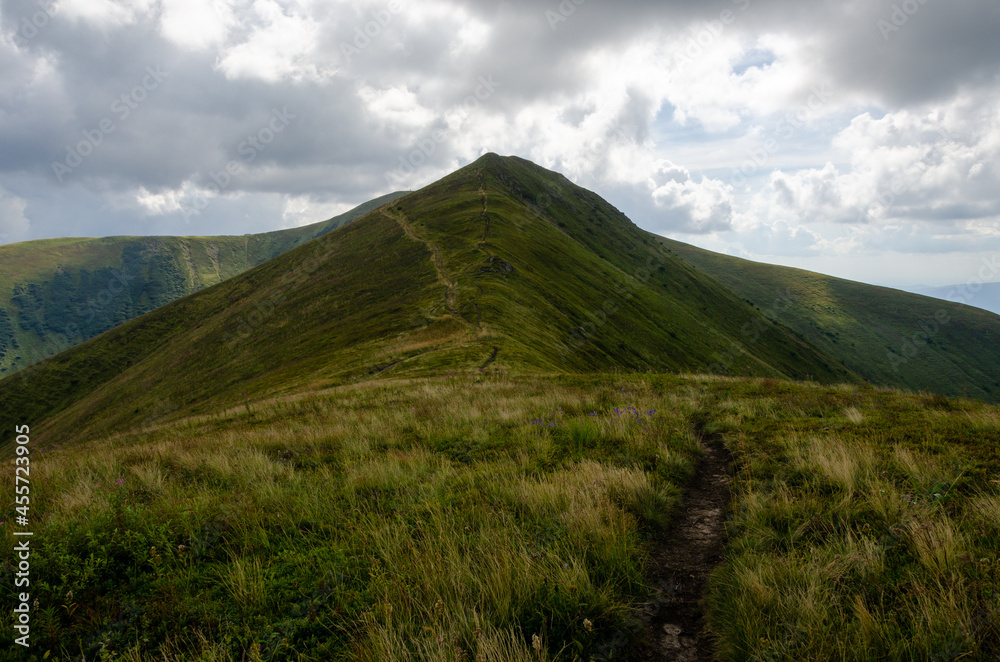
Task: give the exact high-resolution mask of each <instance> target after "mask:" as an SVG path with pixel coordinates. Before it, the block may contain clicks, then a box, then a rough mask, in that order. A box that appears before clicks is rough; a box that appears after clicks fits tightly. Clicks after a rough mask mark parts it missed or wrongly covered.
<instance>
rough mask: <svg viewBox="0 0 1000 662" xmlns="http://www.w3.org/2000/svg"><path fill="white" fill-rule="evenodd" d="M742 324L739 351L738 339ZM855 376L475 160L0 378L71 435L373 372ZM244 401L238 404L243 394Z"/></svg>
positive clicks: (651, 252)
mask: <svg viewBox="0 0 1000 662" xmlns="http://www.w3.org/2000/svg"><path fill="white" fill-rule="evenodd" d="M746 325H752V326H754V328H758V329H760V330H761V331H760V333H759V338H758V339H757V342H755V343H753V344H748V343H745V342H743V343H742V344H741V346H739V348H738V349H734V348H736V347H737V343H740V342H741V335H740V334H741V329H742V328H744V327H745V326H746ZM498 358H502V359H503V361H504V363H505V365H507V366H509V367H512V368H517V369H522V370H523V369H531V370H542V371H550V372H554V371H582V372H588V371H600V370H605V369H608V368H611V367H615V366H622V367H626V368H634V369H643V370H646V369H655V370H661V371H662V370H673V371H678V370H704V369H706V368H707V367H708V366H710V365H712V364H713V363H716V362H718V361H725V362H726V365H727V366H728V367H729V370H730V371H731V372H732V373H734V374H744V375H757V376H771V377H789V378H799V379H805V378H806V377H807V376H812V377H814V378H816V379H819V380H822V381H833V380H850V379H854V378H856V375H854V374H853V373H851V372H850V371H848V370H846V369H845V368H844V367H843V366H842V365H841V364H839V363H838V362H837V361H836V360H834V359H832V358H831V357H830V356H829V355H826V354H824V353H822V352H820V351H818V350H817V349H816V348H815V347H813V346H812V345H810V344H809V343H808V342H806V341H804V340H803V339H801V338H800V337H798V336H797V335H795V334H794V333H792V332H791V331H789V330H788V329H787V328H785V327H782V326H780V325H774V324H771V323H770V322H769V321H768V320H767V319H766V318H765V317H764V316H763V315H761V314H760V313H759V312H758V311H756V310H755V309H754V308H753V307H752V306H750V305H749V304H747V303H746V302H745V301H743V300H742V299H740V298H739V297H737V296H735V295H733V294H732V293H730V292H729V291H728V290H727V289H725V288H724V287H723V286H722V285H720V284H719V283H718V281H716V280H715V279H713V278H711V277H708V276H706V275H704V274H703V273H702V272H701V271H699V270H698V269H696V268H694V267H692V266H690V265H688V264H687V263H686V262H684V261H682V260H680V259H679V258H677V257H675V256H672V255H671V254H669V252H668V251H666V250H665V249H664V248H663V247H662V246H660V245H659V244H658V243H657V242H656V241H655V240H652V239H650V235H648V233H645V232H644V231H642V230H640V229H639V228H637V227H636V226H635V225H634V224H632V223H631V222H630V221H629V220H628V219H627V218H626V217H625V216H624V215H622V214H621V213H620V212H619V211H618V210H616V209H614V208H613V207H612V206H610V205H609V204H608V203H606V202H605V201H603V200H602V199H601V198H600V197H598V196H597V195H595V194H593V193H590V192H588V191H586V190H584V189H582V188H579V187H577V186H575V185H573V184H572V183H570V182H569V181H568V180H567V179H565V178H564V177H562V176H560V175H557V174H555V173H552V172H550V171H547V170H544V169H542V168H539V167H537V166H535V165H533V164H531V163H529V162H527V161H523V160H520V159H516V158H501V157H499V156H496V155H492V154H491V155H487V156H484V157H483V158H481V159H480V160H478V161H477V162H475V163H473V164H471V165H469V166H467V167H465V168H463V169H461V170H459V171H457V172H456V173H454V174H452V175H451V176H449V177H446V178H444V179H443V180H441V181H439V182H437V183H435V184H433V185H431V186H428V187H427V188H425V189H422V190H420V191H417V192H414V193H411V194H409V195H406V196H404V197H402V198H400V199H398V200H396V201H395V202H393V203H391V204H388V205H384V206H382V207H381V208H379V209H378V210H376V211H373V212H371V213H369V214H367V215H366V216H364V217H362V218H360V219H358V220H356V221H354V222H352V223H350V224H349V225H346V226H343V227H341V228H338V229H337V230H334V231H332V232H329V233H327V234H324V235H323V236H321V237H319V238H317V239H315V240H313V241H311V242H308V243H306V244H304V245H301V246H299V247H297V248H295V249H292V250H290V251H288V252H286V253H284V254H282V255H281V256H279V257H277V258H275V259H273V260H270V261H268V262H266V263H264V264H262V265H259V266H258V267H256V268H253V269H251V270H249V271H247V272H245V273H243V274H240V275H238V276H236V277H234V278H231V279H229V280H227V281H224V282H223V283H220V284H219V285H216V286H214V287H211V288H208V289H205V290H202V291H200V292H197V293H195V294H192V295H189V296H187V297H185V298H183V299H181V300H179V301H175V302H173V303H171V304H168V305H166V306H163V307H160V308H158V309H156V310H155V311H153V312H151V313H148V314H146V315H144V316H142V317H140V318H137V319H134V320H132V321H130V322H126V323H125V324H123V325H121V326H119V327H116V328H114V329H112V330H110V331H108V332H106V333H104V334H102V335H100V336H98V337H96V338H94V339H92V340H90V341H88V342H85V343H83V344H81V345H79V346H77V347H75V348H73V349H71V350H69V351H67V352H64V353H61V354H59V355H57V356H55V357H53V358H52V359H50V360H48V361H46V362H44V363H42V364H38V365H37V366H35V367H32V368H31V369H28V370H23V371H21V372H20V373H18V374H16V375H14V376H12V377H9V378H7V379H5V380H3V381H0V418H2V421H0V422H2V424H3V425H13V424H14V422H15V421H24V420H29V421H32V422H33V423H34V424H35V425H36V426H37V430H38V432H39V434H40V435H41V436H58V437H60V438H62V439H70V438H84V437H88V436H90V435H92V434H95V433H98V432H105V431H109V430H113V429H119V428H121V427H123V426H128V425H133V424H136V423H138V422H141V421H144V420H149V419H156V418H162V417H164V416H180V415H183V414H191V413H197V412H206V411H210V410H212V409H213V408H214V406H215V405H214V403H215V402H221V401H225V402H229V403H232V402H234V401H236V400H242V399H244V398H258V397H263V396H265V395H277V394H285V393H293V392H297V391H300V390H302V389H304V388H315V387H319V386H327V385H334V384H340V383H345V382H350V381H357V380H359V379H366V378H369V377H370V376H372V375H374V374H377V373H383V372H388V373H389V374H398V373H409V374H423V373H426V372H427V371H429V370H441V369H466V368H470V367H471V368H479V367H483V366H486V365H488V364H489V363H490V362H491V361H495V360H497V359H498ZM244 394H249V395H244Z"/></svg>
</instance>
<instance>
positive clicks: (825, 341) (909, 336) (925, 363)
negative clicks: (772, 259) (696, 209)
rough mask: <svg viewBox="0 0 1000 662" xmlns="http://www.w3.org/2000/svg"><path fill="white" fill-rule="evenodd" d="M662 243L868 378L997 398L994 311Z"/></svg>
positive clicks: (999, 377) (998, 337) (999, 336)
mask: <svg viewBox="0 0 1000 662" xmlns="http://www.w3.org/2000/svg"><path fill="white" fill-rule="evenodd" d="M662 242H663V244H664V245H665V246H667V247H668V248H669V249H670V250H672V251H673V252H674V253H675V254H676V255H678V256H680V257H681V258H683V259H684V260H686V261H688V262H690V263H691V264H693V265H695V266H696V267H699V268H700V269H703V270H704V271H705V272H707V273H709V274H711V275H712V276H714V277H715V278H717V279H718V280H719V281H721V282H722V283H723V284H725V285H726V287H728V288H730V289H731V290H732V291H733V292H735V293H736V294H738V295H739V296H741V297H745V298H746V299H748V300H749V301H752V302H753V303H754V305H756V306H759V307H760V309H762V310H764V311H765V312H768V311H773V314H774V315H775V317H776V318H777V319H778V321H780V322H781V323H782V324H785V325H787V326H789V327H791V328H792V329H794V330H795V331H797V332H798V333H800V334H801V335H802V336H804V337H805V338H807V339H808V340H809V341H810V342H812V343H813V344H815V345H816V346H817V347H819V348H821V349H823V350H824V351H826V352H827V353H829V354H831V355H832V356H835V357H836V358H837V359H839V360H840V361H842V362H843V363H844V364H845V365H846V366H848V367H849V368H851V369H852V370H854V371H855V372H857V373H859V374H861V375H863V376H864V377H865V378H866V379H870V380H872V381H873V382H875V383H878V384H889V385H894V386H904V387H907V388H910V389H929V390H932V391H935V392H939V393H943V394H945V395H967V396H971V397H976V398H982V399H985V400H988V401H993V402H996V401H998V400H1000V317H998V316H997V315H994V314H993V313H990V312H987V311H985V310H980V309H978V308H973V307H970V306H963V305H961V304H957V303H952V302H947V301H941V300H938V299H932V298H930V297H924V296H920V295H916V294H910V293H907V292H901V291H899V290H893V289H889V288H885V287H876V286H873V285H865V284H862V283H856V282H852V281H848V280H842V279H840V278H833V277H831V276H824V275H821V274H817V273H813V272H809V271H804V270H801V269H792V268H788V267H779V266H774V265H770V264H762V263H758V262H751V261H749V260H743V259H740V258H736V257H731V256H728V255H720V254H718V253H713V252H711V251H706V250H703V249H700V248H696V247H694V246H690V245H688V244H684V243H681V242H678V241H673V240H670V239H662ZM776 302H777V304H776ZM769 314H771V313H770V312H769Z"/></svg>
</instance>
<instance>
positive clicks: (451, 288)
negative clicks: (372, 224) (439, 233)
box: [382, 209, 464, 321]
mask: <svg viewBox="0 0 1000 662" xmlns="http://www.w3.org/2000/svg"><path fill="white" fill-rule="evenodd" d="M382 213H383V214H384V215H385V216H387V217H389V218H390V219H392V220H394V221H395V222H396V223H398V224H399V226H400V227H401V228H403V232H405V233H406V236H407V237H409V238H410V239H412V240H413V241H418V242H420V243H422V244H424V245H425V246H427V249H428V250H429V251H430V252H431V261H432V262H433V263H434V270H435V271H437V275H438V280H440V281H441V283H442V284H444V286H445V295H444V296H445V303H446V304H447V306H448V311H449V312H450V313H451V314H452V316H453V317H455V318H456V319H458V320H462V317H461V315H459V314H458V304H457V302H456V297H455V289H456V288H455V281H454V279H452V277H451V276H450V275H449V274H448V271H447V269H445V266H444V257H443V256H442V255H441V249H440V248H439V247H438V245H437V244H435V243H433V242H432V241H430V240H429V239H426V238H424V237H421V236H419V235H418V234H417V233H416V232H415V231H414V229H413V226H411V225H410V224H409V223H407V222H406V219H405V218H404V217H403V216H402V214H399V213H397V212H394V211H390V210H388V209H383V210H382ZM462 321H464V320H462Z"/></svg>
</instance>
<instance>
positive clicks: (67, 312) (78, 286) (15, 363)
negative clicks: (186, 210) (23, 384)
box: [0, 193, 401, 375]
mask: <svg viewBox="0 0 1000 662" xmlns="http://www.w3.org/2000/svg"><path fill="white" fill-rule="evenodd" d="M399 195H401V193H393V194H389V195H386V196H382V197H380V198H378V199H376V200H372V201H370V202H367V203H365V204H363V205H360V206H358V207H356V208H354V209H352V210H350V211H348V212H346V213H344V214H341V215H339V216H336V217H334V218H331V219H329V220H327V221H323V222H320V223H315V224H312V225H308V226H303V227H299V228H291V229H287V230H277V231H274V232H267V233H261V234H253V235H243V236H217V237H166V236H164V237H102V238H94V239H92V238H63V239H41V240H36V241H27V242H21V243H17V244H7V245H3V246H0V375H3V374H10V373H13V372H16V371H17V370H19V369H21V368H23V367H25V366H27V365H30V364H32V363H34V362H36V361H38V360H41V359H44V358H45V357H47V356H50V355H52V354H55V353H57V352H58V351H62V350H64V349H66V348H68V347H71V346H72V345H75V344H77V343H79V342H82V341H84V340H87V339H88V338H92V337H94V336H96V335H98V334H100V333H103V332H104V331H107V330H108V329H110V328H112V327H115V326H117V325H119V324H121V323H123V322H125V321H127V320H129V319H132V318H134V317H138V316H139V315H141V314H143V313H146V312H149V311H150V310H153V309H154V308H157V307H159V306H162V305H164V304H166V303H169V302H171V301H174V300H176V299H178V298H180V297H182V296H185V295H187V294H190V293H192V292H196V291H198V290H200V289H203V288H205V287H208V286H211V285H214V284H216V283H219V282H222V281H224V280H226V279H228V278H231V277H233V276H235V275H236V274H238V273H241V272H243V271H246V270H247V269H249V268H251V267H253V266H256V265H258V264H261V263H262V262H265V261H267V260H270V259H271V258H274V257H276V256H278V255H280V254H281V253H284V252H285V251H287V250H289V249H291V248H294V247H295V246H298V245H300V244H302V243H304V242H306V241H309V240H311V239H313V238H315V237H317V236H320V235H322V234H325V233H326V232H329V231H330V230H333V229H334V228H337V227H340V226H341V225H343V224H345V223H349V222H350V221H352V220H354V219H355V218H357V217H359V216H361V215H363V214H365V213H367V212H368V211H370V210H371V209H373V208H375V207H377V206H379V205H381V204H384V203H386V202H388V201H390V200H394V199H395V198H397V197H399Z"/></svg>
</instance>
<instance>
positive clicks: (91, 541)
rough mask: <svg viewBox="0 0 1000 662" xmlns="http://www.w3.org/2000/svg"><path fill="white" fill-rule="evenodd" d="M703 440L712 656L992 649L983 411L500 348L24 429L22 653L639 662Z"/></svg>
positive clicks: (993, 560) (6, 634)
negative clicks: (715, 511) (57, 436)
mask: <svg viewBox="0 0 1000 662" xmlns="http://www.w3.org/2000/svg"><path fill="white" fill-rule="evenodd" d="M698 431H700V434H701V435H703V437H704V439H703V440H702V442H701V443H725V444H726V445H727V446H728V447H729V448H730V449H731V450H732V452H733V454H734V457H735V461H736V464H735V469H734V481H733V484H732V487H733V492H734V502H733V505H732V513H731V525H730V543H729V547H730V551H729V553H728V555H727V559H726V561H725V563H724V565H723V566H721V567H720V569H719V570H718V572H717V573H716V574H715V576H714V577H713V582H712V588H711V591H710V593H709V605H710V617H711V624H712V626H713V628H714V629H715V631H716V633H717V634H718V636H719V639H720V652H721V657H720V659H721V661H722V662H736V661H740V662H743V661H748V660H788V661H793V660H794V661H802V660H852V661H853V660H857V661H858V662H861V661H863V660H890V661H903V660H907V661H910V660H914V661H915V660H938V659H940V660H963V661H965V662H987V661H989V660H995V659H997V655H998V654H1000V639H998V634H1000V631H998V626H1000V620H998V614H1000V595H998V593H997V590H996V587H997V581H998V579H1000V554H998V551H1000V550H998V545H997V543H996V541H997V539H998V537H1000V521H998V516H997V513H998V512H1000V510H998V509H997V505H998V500H1000V485H998V484H997V483H996V481H995V476H996V475H997V470H998V469H1000V454H998V448H1000V410H998V409H997V408H996V407H991V406H988V405H985V404H982V403H977V402H971V401H970V402H955V401H948V400H945V399H943V398H933V397H924V396H918V395H906V394H901V393H899V392H893V391H888V390H884V389H875V388H871V387H861V388H859V387H856V386H853V385H852V386H832V387H831V386H820V385H817V384H815V383H792V382H787V381H780V380H773V379H733V378H723V377H711V376H702V377H697V376H678V375H672V374H663V373H660V374H653V373H642V374H632V375H625V374H602V375H593V376H570V375H566V376H558V377H540V376H515V375H512V374H511V373H510V371H508V370H507V369H506V366H505V365H504V359H503V358H502V357H500V358H498V359H497V361H496V362H495V364H494V365H492V366H491V367H490V368H489V369H488V370H487V371H486V372H482V373H481V372H479V371H477V370H471V371H460V372H459V371H452V370H448V371H440V372H438V373H434V374H431V375H428V376H425V377H421V378H383V379H378V380H372V381H368V382H365V383H362V384H351V385H342V386H338V387H334V388H331V389H326V390H322V391H312V392H303V393H298V394H296V395H293V396H289V397H281V398H268V399H262V400H255V399H244V398H242V397H237V398H235V399H227V401H226V402H225V403H222V402H219V401H216V402H215V403H213V408H212V409H211V410H210V411H207V412H206V413H204V414H201V415H197V416H192V417H189V418H182V419H177V420H174V421H172V422H169V423H167V424H148V425H144V426H139V427H135V428H132V429H120V430H118V431H116V432H115V433H113V434H111V435H109V436H106V437H105V436H94V437H91V438H88V439H86V440H81V441H80V443H77V444H73V445H61V446H60V445H53V444H52V443H44V442H43V443H42V444H37V443H33V446H32V448H33V450H32V456H31V457H32V472H31V476H32V485H33V488H32V490H33V491H32V527H31V528H32V530H33V531H34V533H35V535H34V537H33V539H32V546H33V547H32V549H33V552H32V559H31V571H32V579H33V582H34V584H33V592H32V599H35V598H37V600H38V607H37V609H36V610H35V611H34V612H33V616H32V619H33V620H32V628H33V629H32V632H33V633H34V635H33V639H32V643H33V647H32V649H31V650H30V651H29V652H27V654H26V655H19V657H18V659H24V660H40V659H42V657H43V656H44V655H46V654H48V655H49V657H48V659H50V660H71V659H72V660H80V659H87V660H111V659H116V660H131V661H136V662H138V661H147V660H148V661H152V660H157V661H165V662H180V661H185V662H186V661H189V660H190V661H205V662H207V661H209V660H214V661H218V662H229V661H234V662H235V661H239V660H304V661H316V662H319V661H327V660H370V661H372V662H376V661H377V662H393V661H402V660H421V661H423V660H427V661H431V660H433V661H440V660H446V661H452V662H459V661H462V660H465V661H472V660H484V661H490V662H510V661H512V660H514V661H516V660H522V661H524V662H527V661H536V662H537V661H539V660H566V661H567V662H569V661H573V660H591V659H597V660H619V659H624V660H627V659H634V658H633V657H631V654H632V651H633V648H632V646H633V644H634V643H635V642H637V641H639V640H641V638H642V637H643V636H645V630H644V628H643V626H642V622H641V620H640V616H641V606H642V604H643V601H644V600H645V599H647V598H648V597H650V589H651V587H649V586H648V585H647V583H646V581H645V580H644V578H643V568H644V565H645V562H646V559H647V557H648V554H649V552H650V551H651V550H652V549H653V547H654V546H655V545H657V544H659V542H658V541H659V540H660V537H661V535H662V532H663V530H664V527H665V526H666V525H667V524H668V523H669V522H670V521H671V519H672V518H673V517H674V515H675V513H676V512H677V509H678V508H679V507H680V504H681V490H680V488H681V487H682V486H683V484H684V483H685V481H686V480H687V479H688V478H689V477H690V476H691V475H692V472H693V470H694V467H695V465H696V463H697V461H698V456H699V454H700V451H699V449H698V444H699V439H698V436H697V432H698ZM8 469H9V470H6V471H4V472H2V473H0V489H2V490H4V493H6V494H9V493H12V490H13V487H14V486H13V470H12V469H13V467H12V466H10V467H8ZM0 528H3V536H2V537H3V540H2V541H0V542H2V543H3V547H4V550H5V551H4V558H6V559H7V560H8V562H11V557H12V554H13V552H12V550H13V548H14V544H15V540H14V538H13V536H12V535H11V534H10V529H9V523H8V524H7V526H5V527H0ZM12 591H13V587H12V584H11V583H10V582H6V583H4V585H3V587H2V588H0V599H2V600H3V601H4V603H5V604H12V603H13V595H12ZM11 618H12V615H11V611H10V610H9V609H8V610H5V612H4V616H3V624H2V627H0V633H2V634H0V637H2V639H0V646H2V651H3V653H0V655H3V654H6V653H7V651H10V650H11V647H10V646H11V632H12V628H11ZM654 643H655V642H654Z"/></svg>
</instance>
